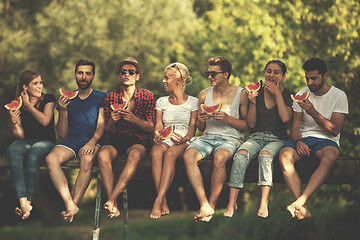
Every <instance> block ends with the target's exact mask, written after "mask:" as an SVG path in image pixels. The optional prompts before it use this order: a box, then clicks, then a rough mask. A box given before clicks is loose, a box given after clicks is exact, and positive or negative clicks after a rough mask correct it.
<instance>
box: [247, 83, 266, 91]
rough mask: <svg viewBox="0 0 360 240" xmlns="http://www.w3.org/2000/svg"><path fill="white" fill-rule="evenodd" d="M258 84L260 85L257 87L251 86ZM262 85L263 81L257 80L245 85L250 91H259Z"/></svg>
mask: <svg viewBox="0 0 360 240" xmlns="http://www.w3.org/2000/svg"><path fill="white" fill-rule="evenodd" d="M256 85H258V87H257V88H251V87H252V86H256ZM261 86H262V81H257V82H255V83H252V84H249V85H247V86H246V87H245V89H246V91H248V92H257V91H259V90H260V88H261Z"/></svg>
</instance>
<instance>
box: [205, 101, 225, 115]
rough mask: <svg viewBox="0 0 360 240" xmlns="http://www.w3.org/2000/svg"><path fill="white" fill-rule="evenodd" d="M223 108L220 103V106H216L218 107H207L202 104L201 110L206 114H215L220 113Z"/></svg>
mask: <svg viewBox="0 0 360 240" xmlns="http://www.w3.org/2000/svg"><path fill="white" fill-rule="evenodd" d="M221 106H222V104H221V103H219V104H216V105H213V106H206V105H205V104H201V105H200V108H201V110H203V111H204V112H205V113H206V114H210V115H211V114H213V113H216V112H219V111H220V109H221Z"/></svg>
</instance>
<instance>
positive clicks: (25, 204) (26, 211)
mask: <svg viewBox="0 0 360 240" xmlns="http://www.w3.org/2000/svg"><path fill="white" fill-rule="evenodd" d="M19 201H20V208H21V209H20V211H18V213H20V212H21V216H22V220H25V219H27V218H28V217H29V216H30V212H31V210H32V209H33V207H32V206H31V202H30V201H28V200H27V198H26V197H24V198H20V199H19ZM15 212H16V209H15ZM18 213H17V214H18Z"/></svg>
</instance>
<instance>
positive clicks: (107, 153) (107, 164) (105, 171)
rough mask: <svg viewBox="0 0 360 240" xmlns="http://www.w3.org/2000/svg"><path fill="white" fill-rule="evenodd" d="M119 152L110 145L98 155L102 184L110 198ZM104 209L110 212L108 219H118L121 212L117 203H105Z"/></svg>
mask: <svg viewBox="0 0 360 240" xmlns="http://www.w3.org/2000/svg"><path fill="white" fill-rule="evenodd" d="M117 155H118V152H117V150H116V149H115V148H114V147H113V146H110V145H105V146H103V147H102V148H101V149H100V152H99V154H98V164H99V170H100V176H101V182H102V184H103V186H104V189H105V193H106V195H107V196H108V197H110V195H111V193H112V191H113V188H114V173H113V170H112V164H111V163H112V161H113V160H114V159H115V158H116V157H117ZM104 208H105V209H107V210H108V211H109V214H108V217H110V218H112V217H118V216H119V215H120V211H119V209H118V208H117V204H116V202H114V203H105V204H104Z"/></svg>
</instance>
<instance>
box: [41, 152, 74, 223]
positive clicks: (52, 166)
mask: <svg viewBox="0 0 360 240" xmlns="http://www.w3.org/2000/svg"><path fill="white" fill-rule="evenodd" d="M74 157H75V156H74V153H73V152H72V151H71V150H69V149H67V148H65V147H62V146H56V147H55V148H54V149H53V150H51V152H50V153H49V155H48V156H47V157H46V163H47V165H48V169H49V174H50V178H51V180H52V182H53V184H54V186H55V188H56V190H57V191H58V192H59V194H60V196H61V197H62V199H63V200H64V203H65V208H66V211H65V212H62V216H63V218H64V220H65V221H68V222H72V221H73V216H74V215H75V214H77V213H78V212H79V207H78V206H77V205H76V204H75V202H74V201H73V199H72V197H71V194H70V190H69V185H68V181H67V179H66V176H65V174H64V172H63V170H62V169H61V164H63V163H65V162H67V161H69V160H70V159H72V158H74ZM65 215H66V216H65Z"/></svg>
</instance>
